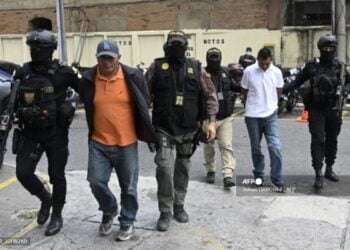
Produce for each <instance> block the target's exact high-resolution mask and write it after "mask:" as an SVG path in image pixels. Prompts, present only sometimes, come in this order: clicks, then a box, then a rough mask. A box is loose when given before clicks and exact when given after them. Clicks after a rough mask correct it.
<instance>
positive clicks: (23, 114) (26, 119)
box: [17, 72, 57, 129]
mask: <svg viewBox="0 0 350 250" xmlns="http://www.w3.org/2000/svg"><path fill="white" fill-rule="evenodd" d="M55 97H56V96H55V88H54V85H53V83H52V80H51V79H50V78H49V77H48V76H46V75H42V74H37V73H33V72H28V74H26V75H25V76H24V78H23V79H22V81H21V84H20V87H19V97H18V109H17V113H18V118H19V122H20V124H21V125H23V126H24V128H35V129H44V128H48V127H53V126H54V125H55V124H56V118H57V105H56V98H55Z"/></svg>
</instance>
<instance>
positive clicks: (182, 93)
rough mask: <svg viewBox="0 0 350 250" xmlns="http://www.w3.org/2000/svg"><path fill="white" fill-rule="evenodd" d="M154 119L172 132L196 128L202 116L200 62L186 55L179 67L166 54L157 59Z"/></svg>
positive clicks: (161, 126) (154, 121)
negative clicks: (176, 67) (174, 66)
mask: <svg viewBox="0 0 350 250" xmlns="http://www.w3.org/2000/svg"><path fill="white" fill-rule="evenodd" d="M155 74H156V79H157V81H156V82H155V84H154V86H153V93H154V100H153V104H154V107H153V115H152V122H153V124H154V125H155V126H156V127H160V128H163V129H165V130H167V131H168V132H169V133H171V134H172V135H181V134H184V133H188V132H192V131H194V130H195V129H196V128H197V127H198V125H197V122H198V121H199V119H200V112H201V111H200V109H201V108H200V106H201V103H200V101H201V98H200V94H201V91H200V84H201V82H200V63H199V62H198V61H196V60H194V59H186V61H185V63H184V65H183V66H181V67H179V69H178V70H175V69H174V68H173V66H172V65H170V64H169V63H168V61H167V59H166V58H160V59H156V60H155Z"/></svg>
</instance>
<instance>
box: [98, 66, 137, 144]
mask: <svg viewBox="0 0 350 250" xmlns="http://www.w3.org/2000/svg"><path fill="white" fill-rule="evenodd" d="M92 139H93V140H96V141H97V142H100V143H102V144H104V145H109V146H127V145H130V144H133V143H135V142H136V141H137V136H136V128H135V116H134V105H133V100H132V96H131V94H130V91H129V89H128V86H127V83H126V81H125V79H124V74H123V70H122V68H121V67H120V66H119V70H118V72H116V73H115V75H113V76H112V77H110V78H106V77H104V76H102V75H101V74H100V73H99V72H98V70H97V74H96V80H95V98H94V132H93V134H92Z"/></svg>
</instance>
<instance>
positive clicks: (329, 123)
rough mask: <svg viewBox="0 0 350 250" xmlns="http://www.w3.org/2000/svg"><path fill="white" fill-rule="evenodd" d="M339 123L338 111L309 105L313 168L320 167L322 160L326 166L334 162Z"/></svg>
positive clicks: (340, 120)
mask: <svg viewBox="0 0 350 250" xmlns="http://www.w3.org/2000/svg"><path fill="white" fill-rule="evenodd" d="M341 124H342V117H341V115H339V112H338V111H336V110H321V109H317V108H313V107H310V109H309V130H310V133H311V156H312V166H313V168H314V169H315V170H318V169H321V168H322V166H323V161H324V160H325V163H326V165H327V166H332V165H333V164H334V162H335V159H336V155H337V144H338V135H339V133H340V130H341Z"/></svg>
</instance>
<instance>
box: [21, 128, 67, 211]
mask: <svg viewBox="0 0 350 250" xmlns="http://www.w3.org/2000/svg"><path fill="white" fill-rule="evenodd" d="M28 132H29V133H30V131H28ZM42 133H45V132H44V131H43V132H42ZM43 152H45V153H46V156H47V159H48V172H49V177H50V183H51V184H52V186H53V190H52V203H53V205H63V204H64V203H65V201H66V193H67V183H66V177H65V172H64V171H65V166H66V163H67V159H68V155H69V151H68V129H63V128H58V129H57V130H56V132H55V133H53V134H52V135H50V136H48V137H45V136H40V137H38V138H34V137H29V136H26V135H24V136H23V141H22V144H21V146H20V147H19V148H18V152H17V157H16V175H17V179H18V180H19V181H20V182H21V183H22V185H23V186H24V187H25V189H27V190H28V191H29V192H30V193H31V194H33V195H36V196H38V195H39V194H40V193H42V192H43V191H44V185H43V184H42V182H41V181H40V180H39V178H38V177H37V176H36V175H35V174H34V172H35V169H36V166H37V164H38V162H39V160H40V158H41V156H42V154H43Z"/></svg>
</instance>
